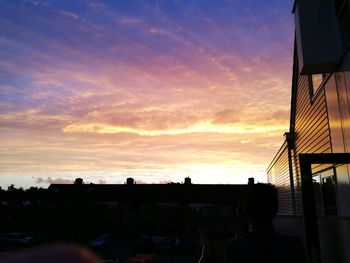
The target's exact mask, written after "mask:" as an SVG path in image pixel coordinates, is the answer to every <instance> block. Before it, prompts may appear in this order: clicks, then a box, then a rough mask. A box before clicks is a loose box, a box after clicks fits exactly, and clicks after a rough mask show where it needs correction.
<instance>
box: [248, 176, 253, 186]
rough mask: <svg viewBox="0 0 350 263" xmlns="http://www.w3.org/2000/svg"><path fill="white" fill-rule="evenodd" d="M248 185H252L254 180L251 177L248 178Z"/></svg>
mask: <svg viewBox="0 0 350 263" xmlns="http://www.w3.org/2000/svg"><path fill="white" fill-rule="evenodd" d="M248 185H254V178H253V177H250V178H248Z"/></svg>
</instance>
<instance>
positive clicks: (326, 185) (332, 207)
mask: <svg viewBox="0 0 350 263" xmlns="http://www.w3.org/2000/svg"><path fill="white" fill-rule="evenodd" d="M312 179H313V184H314V194H315V205H316V213H317V214H318V215H337V202H336V200H337V199H336V177H335V174H334V171H333V169H330V170H328V171H324V172H321V173H317V174H314V175H313V176H312Z"/></svg>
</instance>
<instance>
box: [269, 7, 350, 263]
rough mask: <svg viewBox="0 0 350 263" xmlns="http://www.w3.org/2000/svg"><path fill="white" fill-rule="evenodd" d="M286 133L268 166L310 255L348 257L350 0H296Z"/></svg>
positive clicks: (283, 219) (287, 220) (285, 217)
mask: <svg viewBox="0 0 350 263" xmlns="http://www.w3.org/2000/svg"><path fill="white" fill-rule="evenodd" d="M293 15H294V18H295V45H294V58H293V61H294V62H293V72H292V87H291V90H292V92H291V113H290V127H289V132H287V133H285V135H284V136H285V141H284V143H283V144H282V146H281V148H280V149H279V151H278V152H277V154H276V155H275V157H274V159H273V160H272V162H271V164H270V165H269V167H268V169H267V174H268V182H270V183H272V184H275V185H276V186H277V187H278V191H279V218H278V220H277V221H278V224H279V225H280V226H282V227H283V226H284V227H286V226H288V225H289V227H291V228H292V229H295V230H296V231H297V233H299V235H300V236H301V237H302V238H304V240H305V243H306V246H307V250H308V255H309V257H310V262H344V263H345V262H350V249H349V248H350V165H349V163H350V1H349V0H296V1H295V3H294V6H293Z"/></svg>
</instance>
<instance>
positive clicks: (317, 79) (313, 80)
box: [309, 74, 327, 98]
mask: <svg viewBox="0 0 350 263" xmlns="http://www.w3.org/2000/svg"><path fill="white" fill-rule="evenodd" d="M326 77H327V74H314V75H310V76H309V89H310V97H311V98H313V97H314V95H315V94H316V93H317V91H318V90H319V88H320V87H321V86H322V84H323V82H324V80H325V79H326Z"/></svg>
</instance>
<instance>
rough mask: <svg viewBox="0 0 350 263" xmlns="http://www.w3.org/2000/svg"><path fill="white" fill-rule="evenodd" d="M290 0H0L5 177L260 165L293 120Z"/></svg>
mask: <svg viewBox="0 0 350 263" xmlns="http://www.w3.org/2000/svg"><path fill="white" fill-rule="evenodd" d="M282 2H283V3H282ZM287 2H290V1H277V0H274V1H272V2H269V3H265V4H264V5H262V4H260V3H258V2H254V1H253V2H251V1H247V2H242V1H222V2H220V3H219V2H216V1H212V2H211V1H208V2H206V4H203V3H195V2H193V3H186V4H184V3H182V2H181V1H180V2H179V1H174V2H169V1H166V2H164V1H156V2H142V3H137V4H136V2H129V1H128V2H124V1H116V2H110V3H101V2H98V1H80V2H74V3H73V2H72V3H69V4H67V3H59V2H47V1H20V2H19V3H18V4H14V3H12V2H11V1H2V2H1V3H0V9H1V10H3V12H1V13H0V23H2V25H4V26H3V29H4V30H2V31H1V34H0V135H1V138H2V139H3V138H4V139H3V140H1V141H2V142H1V143H0V152H1V154H0V162H1V170H0V176H1V175H4V176H7V175H9V174H11V173H14V174H17V175H18V176H25V174H33V173H34V174H35V176H37V177H38V178H42V180H44V181H42V182H41V183H46V184H47V183H48V182H49V181H48V179H47V178H51V179H52V180H55V178H57V179H62V178H63V179H69V180H70V178H71V177H74V176H76V175H79V173H81V174H83V175H86V176H87V177H88V178H90V179H91V180H92V181H93V180H95V181H98V180H99V178H100V180H103V182H105V181H106V182H110V181H113V180H119V179H116V178H123V179H120V181H123V180H124V177H125V176H135V177H138V178H139V179H140V180H144V181H147V182H156V181H162V180H165V181H167V180H171V181H179V180H181V179H182V177H184V176H194V177H195V178H196V180H197V182H213V181H212V180H214V179H212V178H217V179H216V180H218V181H220V180H222V181H225V182H237V181H239V180H241V181H244V182H245V181H246V179H245V176H251V175H256V176H260V177H262V176H263V174H264V173H265V168H266V167H267V165H268V162H269V161H270V160H271V158H272V156H273V154H274V152H275V150H276V149H278V147H279V144H280V143H281V140H282V136H281V135H282V134H283V132H284V131H285V130H287V129H288V120H289V119H288V118H289V114H288V112H289V96H290V91H289V90H290V72H291V57H292V44H293V43H292V37H293V36H292V35H293V34H292V33H293V31H292V23H291V19H289V18H286V17H287V16H288V15H289V7H290V5H288V3H287ZM46 172H47V174H48V175H47V176H42V174H43V173H46ZM60 173H62V174H60ZM201 173H202V174H203V176H202V177H201V176H200V174H201ZM94 174H95V175H94ZM102 174H104V175H102ZM209 174H211V175H215V176H214V177H212V178H211V177H210V175H209ZM102 176H103V177H102ZM149 176H152V179H150V178H148V177H149ZM201 178H202V179H201ZM230 178H232V180H231V181H230ZM237 178H243V179H237ZM0 180H1V179H0ZM38 180H39V179H38ZM120 181H118V182H120ZM0 183H1V182H0Z"/></svg>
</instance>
